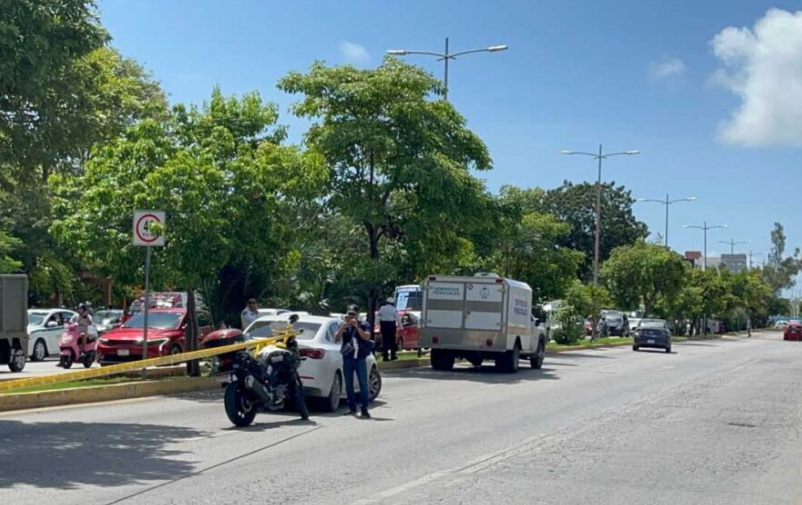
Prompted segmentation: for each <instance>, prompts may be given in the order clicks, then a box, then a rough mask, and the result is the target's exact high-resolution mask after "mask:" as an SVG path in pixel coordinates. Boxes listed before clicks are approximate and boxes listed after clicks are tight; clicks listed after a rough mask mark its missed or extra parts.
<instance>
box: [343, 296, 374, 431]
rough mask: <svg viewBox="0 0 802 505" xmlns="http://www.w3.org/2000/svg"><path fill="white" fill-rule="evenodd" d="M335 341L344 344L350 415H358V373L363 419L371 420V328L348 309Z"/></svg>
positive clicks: (354, 311) (346, 386)
mask: <svg viewBox="0 0 802 505" xmlns="http://www.w3.org/2000/svg"><path fill="white" fill-rule="evenodd" d="M334 341H335V342H342V345H341V347H340V352H341V353H342V355H343V374H344V375H345V393H346V395H347V396H348V414H350V415H356V395H355V394H354V374H355V373H356V377H357V380H358V381H359V403H360V404H361V406H362V417H363V418H364V419H370V414H369V413H368V402H369V401H370V390H369V388H368V365H367V357H368V356H370V352H371V350H372V349H373V342H372V341H371V340H370V328H369V327H368V326H367V325H366V324H365V323H363V322H360V321H359V312H358V311H357V310H356V309H355V308H354V307H350V308H349V309H348V313H347V314H346V316H345V324H343V325H342V326H340V329H339V330H337V334H336V335H335V337H334Z"/></svg>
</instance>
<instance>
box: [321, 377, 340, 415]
mask: <svg viewBox="0 0 802 505" xmlns="http://www.w3.org/2000/svg"><path fill="white" fill-rule="evenodd" d="M342 391H343V380H342V377H340V372H339V371H337V372H334V380H333V381H332V383H331V390H330V391H329V396H328V397H327V398H324V400H325V403H324V404H323V410H325V411H326V412H335V411H336V410H337V409H338V408H340V395H341V394H342Z"/></svg>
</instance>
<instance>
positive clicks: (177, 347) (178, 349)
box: [170, 344, 181, 354]
mask: <svg viewBox="0 0 802 505" xmlns="http://www.w3.org/2000/svg"><path fill="white" fill-rule="evenodd" d="M170 354H181V346H180V345H178V344H173V346H172V347H171V348H170Z"/></svg>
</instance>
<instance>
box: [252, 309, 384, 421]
mask: <svg viewBox="0 0 802 505" xmlns="http://www.w3.org/2000/svg"><path fill="white" fill-rule="evenodd" d="M296 314H297V313H296ZM287 324H288V320H287V317H286V314H282V315H276V316H262V317H260V318H259V319H257V320H256V321H254V322H253V323H251V325H250V326H248V328H246V330H245V336H246V338H250V339H259V338H268V337H271V336H273V335H274V334H275V333H280V332H281V331H282V330H284V329H285V328H286V327H287ZM342 324H343V322H342V321H341V320H340V319H338V318H335V317H325V316H310V315H306V314H303V315H300V317H299V319H298V321H297V322H296V323H295V324H294V325H293V329H295V330H296V331H297V332H299V335H298V336H297V337H296V339H297V341H298V348H299V351H300V353H301V356H302V357H304V358H306V359H305V360H304V361H303V362H302V363H301V367H300V368H299V369H298V372H299V374H300V375H301V380H302V381H303V385H304V394H305V395H306V396H308V397H311V398H312V399H314V400H316V401H318V402H319V403H320V404H321V406H322V407H323V408H324V409H325V410H327V411H329V412H333V411H335V410H337V407H339V405H340V399H341V398H342V397H343V396H344V394H345V382H344V375H343V358H342V354H340V344H339V343H336V342H335V341H334V336H335V334H336V333H337V330H339V329H340V325H342ZM367 365H368V385H369V387H370V399H371V401H373V400H374V399H376V397H378V396H379V392H380V391H381V386H382V380H381V375H380V374H379V368H378V366H377V364H376V358H375V357H373V356H372V355H371V356H368V358H367ZM354 382H355V384H354V385H355V388H356V389H357V391H358V390H359V383H358V381H356V378H354Z"/></svg>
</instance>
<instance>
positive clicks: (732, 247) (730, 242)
mask: <svg viewBox="0 0 802 505" xmlns="http://www.w3.org/2000/svg"><path fill="white" fill-rule="evenodd" d="M718 242H719V244H727V245H728V246H730V254H731V255H732V254H735V246H737V245H741V244H751V243H752V241H751V240H739V241H736V240H735V239H734V238H732V239H730V240H728V241H725V240H719V241H718Z"/></svg>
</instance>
